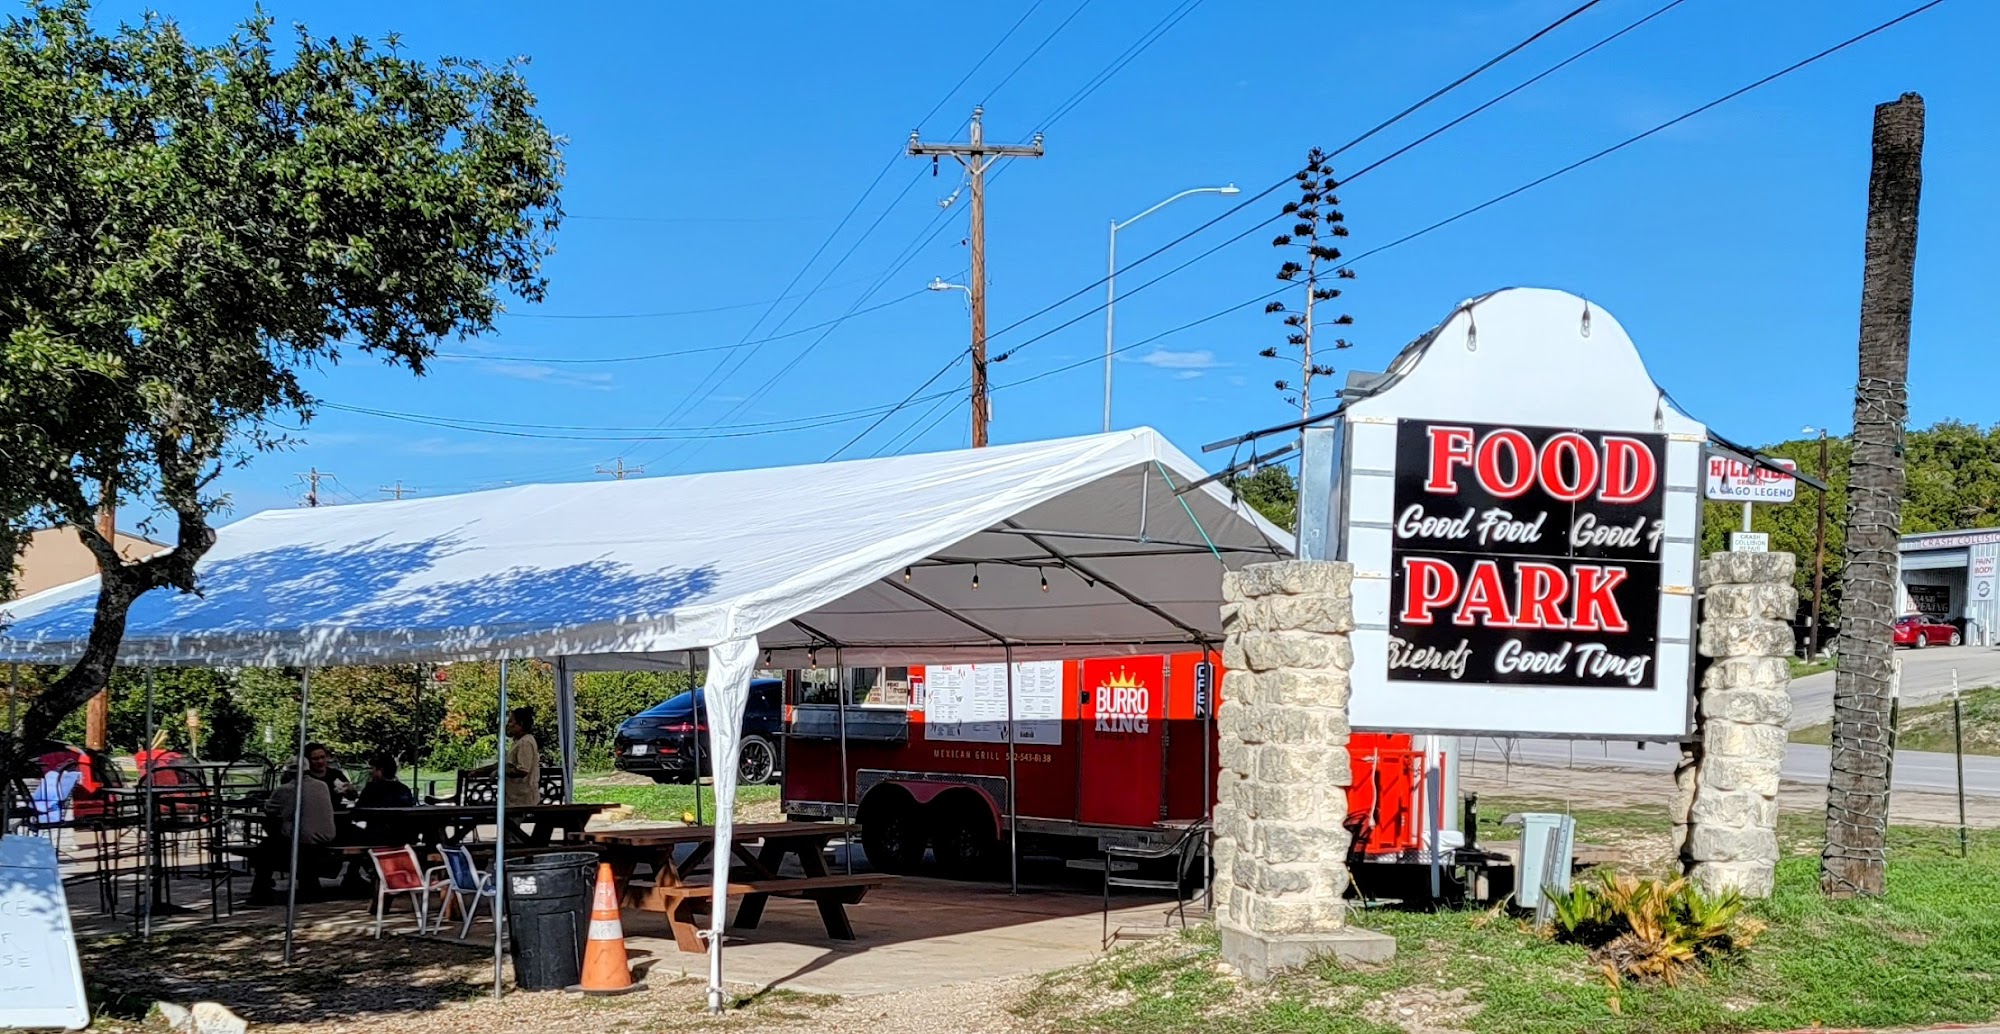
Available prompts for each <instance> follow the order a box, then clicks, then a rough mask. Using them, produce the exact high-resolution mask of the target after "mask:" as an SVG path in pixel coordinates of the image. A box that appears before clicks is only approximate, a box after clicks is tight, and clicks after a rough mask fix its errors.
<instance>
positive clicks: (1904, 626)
mask: <svg viewBox="0 0 2000 1034" xmlns="http://www.w3.org/2000/svg"><path fill="white" fill-rule="evenodd" d="M1964 641H1965V637H1964V636H1963V635H1960V634H1959V631H1958V629H1957V628H1955V627H1953V626H1951V625H1947V624H1945V623H1944V622H1942V621H1937V620H1934V619H1932V618H1928V617H1925V616H1924V615H1922V614H1905V615H1903V616H1902V617H1899V618H1897V619H1896V634H1895V638H1894V642H1895V644H1896V645H1897V646H1914V647H1916V648H1917V649H1919V650H1921V649H1923V648H1924V647H1926V646H1929V645H1931V644H1932V643H1947V644H1949V645H1952V646H1957V645H1958V644H1960V643H1962V642H1964Z"/></svg>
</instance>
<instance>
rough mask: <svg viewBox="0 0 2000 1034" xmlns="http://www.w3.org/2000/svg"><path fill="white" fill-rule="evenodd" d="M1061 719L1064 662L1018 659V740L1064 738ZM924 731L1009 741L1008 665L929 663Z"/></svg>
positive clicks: (972, 739) (981, 740) (935, 735)
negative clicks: (1025, 661)
mask: <svg viewBox="0 0 2000 1034" xmlns="http://www.w3.org/2000/svg"><path fill="white" fill-rule="evenodd" d="M1062 725H1063V723H1062V662H1061V661H1031V662H1028V663H1024V664H1016V665H1014V729H1015V732H1014V737H1013V739H1014V742H1016V743H1037V744H1043V745H1047V746H1053V745H1056V744H1059V743H1061V742H1062ZM924 736H925V737H926V738H927V739H932V740H946V741H955V742H966V743H1005V742H1007V665H1005V664H931V665H926V666H925V668H924Z"/></svg>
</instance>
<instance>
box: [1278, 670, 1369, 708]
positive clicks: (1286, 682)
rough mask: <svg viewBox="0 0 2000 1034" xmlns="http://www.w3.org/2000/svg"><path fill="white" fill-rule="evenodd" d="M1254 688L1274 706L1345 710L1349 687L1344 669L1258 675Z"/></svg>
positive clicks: (1283, 671)
mask: <svg viewBox="0 0 2000 1034" xmlns="http://www.w3.org/2000/svg"><path fill="white" fill-rule="evenodd" d="M1257 688H1258V691H1259V692H1261V693H1263V694H1264V695H1265V698H1266V699H1267V700H1269V701H1270V702H1271V703H1274V704H1288V705H1291V706H1294V707H1338V708H1345V707H1347V699H1348V693H1349V692H1350V690H1351V688H1352V687H1351V683H1350V680H1349V678H1348V675H1347V672H1346V671H1345V670H1344V669H1326V670H1322V671H1302V670H1298V669H1294V668H1286V669H1282V670H1279V671H1272V672H1266V673H1264V674H1263V675H1262V676H1259V679H1258V682H1257Z"/></svg>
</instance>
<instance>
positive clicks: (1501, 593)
mask: <svg viewBox="0 0 2000 1034" xmlns="http://www.w3.org/2000/svg"><path fill="white" fill-rule="evenodd" d="M1378 384H1379V386H1378V387H1376V388H1375V389H1374V390H1373V391H1372V392H1371V393H1370V394H1368V395H1366V396H1364V397H1361V398H1357V399H1354V400H1353V401H1351V402H1349V403H1348V405H1347V407H1346V411H1345V419H1344V421H1343V423H1342V424H1341V425H1340V426H1339V427H1338V430H1339V432H1340V436H1341V439H1342V440H1343V444H1342V447H1341V450H1340V451H1341V457H1340V462H1341V464H1342V469H1341V482H1340V489H1339V491H1338V493H1337V497H1338V498H1339V499H1340V501H1341V509H1342V513H1341V521H1342V527H1341V528H1340V529H1339V534H1338V535H1337V536H1334V540H1335V541H1337V542H1339V543H1340V554H1341V555H1340V559H1344V560H1346V561H1348V562H1349V563H1351V564H1352V565H1353V568H1354V583H1353V584H1354V590H1353V591H1354V612H1355V614H1354V620H1355V629H1354V632H1353V633H1352V643H1353V648H1354V666H1353V669H1352V671H1351V672H1350V675H1351V678H1352V682H1353V696H1352V698H1351V701H1350V705H1349V706H1350V714H1351V720H1352V722H1353V725H1354V727H1355V728H1357V729H1367V730H1371V731H1372V730H1380V731H1389V732H1406V733H1437V734H1444V735H1462V734H1471V735H1499V736H1516V735H1518V736H1555V737H1589V738H1606V739H1652V740H1665V739H1677V738H1680V737H1682V736H1685V735H1686V734H1687V732H1688V729H1689V723H1690V717H1691V710H1692V700H1693V696H1692V683H1693V663H1694V650H1693V638H1694V620H1695V613H1694V585H1695V555H1696V550H1697V546H1698V542H1699V538H1700V530H1701V527H1700V522H1701V495H1702V487H1703V486H1702V478H1703V473H1704V464H1703V456H1702V450H1703V448H1704V446H1705V445H1706V443H1707V440H1708V430H1707V428H1706V427H1704V426H1703V425H1702V424H1701V423H1700V422H1698V421H1696V420H1694V419H1692V418H1690V417H1688V416H1687V415H1686V414H1684V413H1682V412H1680V411H1679V410H1678V409H1676V408H1675V407H1674V405H1673V403H1672V402H1670V401H1669V400H1667V399H1666V398H1665V396H1664V395H1663V394H1662V393H1661V391H1660V389H1659V387H1658V386H1657V385H1656V384H1655V383H1654V382H1653V379H1652V377H1651V375H1650V374H1648V373H1647V372H1646V367H1645V364H1644V363H1642V362H1641V361H1640V359H1639V354H1638V351H1637V349H1636V348H1634V347H1633V345H1632V342H1631V339H1630V338H1628V337H1627V336H1626V334H1625V331H1624V329H1623V328H1622V327H1620V326H1619V325H1618V321H1617V320H1615V319H1613V318H1612V316H1611V315H1610V314H1609V313H1607V312H1605V311H1604V310H1603V309H1600V308H1598V307H1597V306H1595V305H1591V304H1589V303H1587V302H1585V301H1584V300H1583V299H1582V298H1580V297H1577V296H1576V295H1572V294H1568V293H1566V292H1562V291H1550V290H1539V289H1514V290H1506V291H1499V292H1495V293H1494V294H1491V295H1486V296H1484V297H1481V298H1478V299H1475V300H1473V301H1471V302H1467V303H1465V304H1464V305H1461V306H1460V307H1459V308H1458V309H1457V310H1456V311H1455V312H1453V313H1452V315H1451V317H1450V318H1449V319H1447V320H1446V321H1445V322H1444V323H1443V324H1442V325H1440V326H1439V327H1438V328H1437V329H1435V330H1433V331H1432V332H1431V333H1430V334H1429V335H1427V336H1426V337H1424V338H1422V339H1420V340H1419V341H1418V342H1417V343H1415V344H1413V345H1411V346H1410V347H1409V348H1408V349H1406V350H1405V351H1404V352H1403V354H1402V355H1400V356H1398V357H1397V358H1396V360H1395V362H1394V363H1393V364H1392V365H1391V366H1390V369H1389V372H1388V373H1387V375H1385V376H1384V377H1383V379H1382V380H1381V381H1380V382H1378Z"/></svg>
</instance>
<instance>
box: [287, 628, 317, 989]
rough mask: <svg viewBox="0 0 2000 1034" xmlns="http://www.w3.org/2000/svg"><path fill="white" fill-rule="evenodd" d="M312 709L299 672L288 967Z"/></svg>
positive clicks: (305, 672) (307, 674)
mask: <svg viewBox="0 0 2000 1034" xmlns="http://www.w3.org/2000/svg"><path fill="white" fill-rule="evenodd" d="M311 709H312V669H311V668H304V667H302V668H300V669H299V741H298V751H297V752H296V753H295V754H294V755H293V756H292V868H291V874H292V878H291V882H290V884H289V885H288V886H287V887H286V888H285V964H286V965H288V966H289V965H291V964H292V951H293V942H294V940H295V939H296V938H295V934H296V932H297V930H298V925H299V880H300V879H301V878H302V877H301V874H300V873H299V826H300V825H301V824H303V823H304V822H305V813H306V784H305V778H306V716H307V714H309V713H310V712H311Z"/></svg>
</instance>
